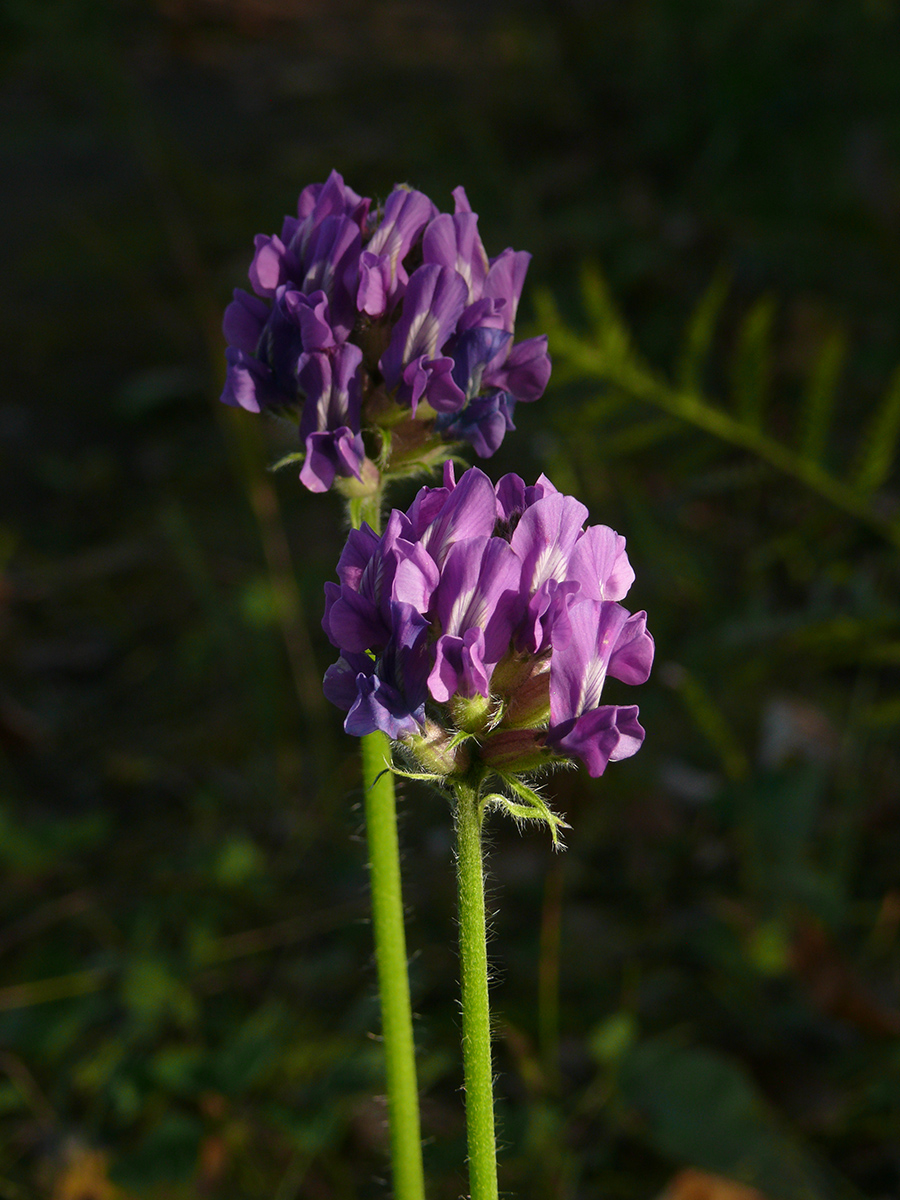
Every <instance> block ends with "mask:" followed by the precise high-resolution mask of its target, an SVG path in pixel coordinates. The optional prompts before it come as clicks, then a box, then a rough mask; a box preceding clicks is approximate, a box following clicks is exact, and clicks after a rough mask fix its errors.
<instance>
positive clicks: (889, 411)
mask: <svg viewBox="0 0 900 1200" xmlns="http://www.w3.org/2000/svg"><path fill="white" fill-rule="evenodd" d="M898 439H900V367H898V368H897V370H896V371H895V372H894V374H893V376H892V377H891V382H890V383H889V384H888V389H887V392H886V393H885V396H884V399H883V400H882V402H881V406H880V407H879V409H878V410H877V412H876V413H875V415H874V416H873V417H872V420H871V421H870V422H869V425H868V428H867V429H866V431H865V433H864V434H863V441H862V446H861V448H860V453H859V460H858V465H857V467H856V471H855V473H854V484H855V486H856V487H857V488H858V490H859V491H861V492H863V493H866V494H871V493H872V492H876V491H877V490H878V489H879V488H880V487H882V485H883V484H884V483H886V482H887V478H888V476H889V475H890V473H891V468H892V466H893V464H894V459H895V457H896V453H897V441H898Z"/></svg>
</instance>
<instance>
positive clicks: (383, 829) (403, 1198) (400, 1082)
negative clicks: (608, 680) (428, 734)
mask: <svg viewBox="0 0 900 1200" xmlns="http://www.w3.org/2000/svg"><path fill="white" fill-rule="evenodd" d="M361 742H362V762H363V783H364V786H365V792H366V802H365V807H366V834H367V837H368V843H369V864H370V875H371V887H372V926H373V930H374V934H375V958H376V961H377V964H378V990H379V993H380V997H381V1030H382V1036H383V1039H384V1061H385V1073H386V1076H387V1093H388V1117H389V1121H390V1129H391V1162H392V1165H393V1174H394V1196H395V1197H396V1200H422V1198H423V1197H424V1195H425V1182H424V1175H423V1170H422V1136H421V1133H420V1128H419V1092H418V1086H417V1084H416V1057H415V1045H414V1043H413V1028H412V1010H411V1008H410V1002H409V976H408V968H407V958H406V934H405V931H404V927H403V899H402V895H401V891H400V851H399V845H398V841H397V812H396V805H395V801H394V777H393V775H392V774H391V772H390V770H389V769H388V768H389V767H390V762H391V748H390V743H389V742H388V739H387V737H386V736H385V735H384V734H383V733H381V732H376V733H369V734H366V736H365V737H363V738H362V739H361Z"/></svg>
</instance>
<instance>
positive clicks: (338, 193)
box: [222, 171, 550, 493]
mask: <svg viewBox="0 0 900 1200" xmlns="http://www.w3.org/2000/svg"><path fill="white" fill-rule="evenodd" d="M453 196H454V201H455V212H454V213H453V214H452V215H451V214H449V213H439V212H438V210H437V208H436V207H435V206H434V204H433V203H432V202H431V200H429V199H428V197H427V196H425V195H423V194H422V193H421V192H417V191H414V190H412V189H410V188H407V187H402V186H398V187H396V188H395V189H394V191H392V192H391V194H390V195H389V196H388V198H387V200H386V201H385V204H384V207H383V209H381V210H378V211H374V212H373V211H372V205H371V201H369V200H367V199H365V198H363V197H360V196H358V195H357V194H356V193H355V192H353V191H351V190H350V188H348V187H347V186H346V185H345V184H344V181H343V180H342V179H341V177H340V175H338V174H337V172H334V171H333V172H332V173H331V175H330V176H329V178H328V180H327V181H326V182H325V183H324V184H314V185H312V186H310V187H307V188H305V189H304V191H303V192H302V193H301V194H300V199H299V201H298V204H297V216H296V217H286V218H285V220H284V224H283V226H282V230H281V235H280V236H277V235H272V236H266V235H263V234H260V235H259V236H257V238H256V241H255V246H256V251H255V254H254V257H253V261H252V263H251V264H250V270H249V276H250V282H251V284H252V287H253V293H255V294H251V293H249V292H244V291H240V290H238V291H235V293H234V300H233V301H232V303H231V304H230V305H229V306H228V308H227V309H226V311H225V319H224V323H223V328H224V332H225V337H226V340H227V342H228V349H227V351H226V360H227V364H228V372H227V377H226V382H225V388H224V391H223V392H222V400H223V401H224V402H225V403H226V404H232V405H238V406H240V407H242V408H245V409H247V410H248V411H250V412H262V411H269V412H274V413H277V414H282V415H289V416H293V417H295V418H296V419H298V420H299V424H300V437H301V440H302V442H303V452H302V456H303V457H304V465H303V470H302V472H301V480H302V482H303V483H304V484H305V485H306V486H307V487H308V488H309V489H310V490H311V491H326V490H327V489H328V488H329V487H331V486H332V484H333V482H334V481H335V479H347V480H355V481H357V482H356V484H355V485H354V486H355V487H356V488H357V491H358V492H361V493H365V492H368V491H371V490H374V489H375V488H377V486H378V481H379V470H378V469H380V471H383V472H384V471H386V472H391V471H396V472H402V471H403V470H404V469H405V468H406V469H408V468H410V467H411V466H415V465H421V464H422V463H434V462H440V461H443V460H444V459H445V458H446V457H447V456H448V455H449V453H450V452H451V449H450V444H451V443H453V442H460V441H468V442H470V443H471V444H472V445H473V446H474V448H475V451H476V453H477V454H479V455H481V456H482V457H487V456H489V455H491V454H493V453H494V451H495V450H496V449H497V447H498V446H499V445H500V443H501V442H502V440H503V437H504V435H505V434H506V431H507V430H509V429H512V428H514V426H513V412H514V410H515V406H516V404H517V402H519V401H524V402H529V401H532V400H536V399H538V398H539V397H540V396H541V395H542V394H543V391H544V388H545V387H546V385H547V380H548V379H549V375H550V359H549V357H548V355H547V339H546V338H545V337H539V338H530V339H528V340H526V341H523V342H519V343H517V344H516V343H514V333H515V318H516V311H517V308H518V304H519V298H520V296H521V292H522V285H523V282H524V278H525V273H526V271H527V269H528V263H529V260H530V255H528V254H526V253H524V252H523V251H514V250H504V251H503V253H502V254H500V255H499V256H498V257H497V258H494V259H489V258H488V256H487V254H486V252H485V249H484V246H483V245H482V243H481V239H480V237H479V236H478V217H477V216H476V214H475V213H473V212H472V210H471V208H470V206H469V202H468V200H467V198H466V194H465V192H464V191H463V189H462V188H457V189H456V190H455V191H454V193H453ZM376 463H377V467H378V469H376V465H375V464H376Z"/></svg>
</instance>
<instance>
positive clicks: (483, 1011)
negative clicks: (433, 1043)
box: [456, 784, 497, 1200]
mask: <svg viewBox="0 0 900 1200" xmlns="http://www.w3.org/2000/svg"><path fill="white" fill-rule="evenodd" d="M456 836H457V872H458V878H459V951H460V965H461V971H462V1024H463V1034H462V1048H463V1068H464V1072H465V1082H466V1127H467V1130H468V1142H469V1189H470V1195H471V1200H497V1145H496V1138H495V1135H494V1074H493V1067H492V1065H491V1015H490V1006H489V1002H488V964H487V925H486V921H485V908H484V865H483V862H482V847H481V813H480V811H479V804H478V792H477V790H476V789H475V788H471V787H468V786H466V785H462V784H460V785H457V788H456Z"/></svg>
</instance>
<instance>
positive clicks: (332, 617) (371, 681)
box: [323, 463, 653, 786]
mask: <svg viewBox="0 0 900 1200" xmlns="http://www.w3.org/2000/svg"><path fill="white" fill-rule="evenodd" d="M587 515H588V513H587V509H586V508H585V507H584V505H582V504H581V503H579V501H577V500H576V499H575V498H574V497H572V496H566V495H563V494H562V493H560V492H558V491H557V490H556V488H555V487H554V486H553V485H552V484H551V483H550V481H549V480H548V479H546V477H544V476H541V477H540V479H538V481H537V483H536V484H535V485H534V486H533V487H527V486H526V485H525V483H524V481H523V480H522V479H520V478H519V477H518V476H516V475H507V476H505V477H504V478H503V479H501V480H500V482H499V483H498V484H497V486H496V487H494V486H493V485H492V484H491V482H490V480H489V479H488V478H487V476H486V475H484V474H483V473H482V472H481V471H479V470H477V469H475V468H472V469H471V470H468V471H466V472H465V473H464V474H463V475H462V477H461V478H460V480H459V482H458V483H457V481H456V480H455V477H454V473H453V468H452V465H451V464H449V463H447V464H445V467H444V482H443V487H437V488H430V487H425V488H422V489H421V491H420V492H419V493H418V495H417V496H416V498H415V500H414V501H413V503H412V505H411V506H410V508H409V509H408V510H407V512H405V513H402V512H399V511H397V510H394V511H393V512H392V513H391V516H390V519H389V521H388V523H387V526H386V529H385V532H384V534H383V535H382V536H381V537H378V536H376V535H375V534H374V533H373V532H372V530H371V529H369V528H368V527H367V526H363V528H362V529H360V530H356V531H353V532H352V533H351V534H350V536H349V539H348V542H347V546H346V548H345V550H344V553H343V554H342V556H341V560H340V562H339V564H338V577H339V580H340V582H339V583H338V584H334V583H331V584H327V585H326V610H325V617H324V620H323V626H324V629H325V632H326V633H327V634H328V637H329V639H330V640H331V642H332V643H333V644H334V645H335V646H336V647H337V648H338V650H340V652H341V657H340V658H339V660H338V662H337V663H336V664H335V665H334V666H332V667H331V668H330V669H329V671H328V672H327V674H326V676H325V692H326V695H327V696H328V697H329V699H331V700H332V701H333V702H334V703H335V704H336V705H337V706H338V707H339V708H342V709H343V710H344V711H346V712H347V714H348V715H347V718H346V721H345V728H346V729H347V731H348V732H350V733H354V734H357V735H362V734H365V733H369V732H372V731H374V730H375V729H381V730H383V731H384V732H385V733H387V734H388V735H389V736H390V737H391V738H393V739H395V741H398V742H400V743H401V744H402V745H404V746H405V747H406V748H407V750H409V751H410V752H411V753H412V755H413V756H414V757H416V758H417V759H418V761H419V762H420V764H421V765H422V766H423V767H424V768H425V770H426V771H428V772H429V773H430V774H431V775H432V776H439V777H442V778H444V779H446V780H447V781H448V782H449V783H452V778H453V777H454V776H462V775H465V774H468V773H470V772H471V771H473V770H477V771H479V772H480V773H481V775H482V776H484V775H486V774H487V773H490V772H494V773H496V774H498V775H499V776H500V777H501V778H502V779H505V780H507V781H509V780H510V779H512V780H513V781H515V779H516V778H517V777H519V776H521V775H522V774H523V773H527V772H531V771H535V770H538V769H540V768H541V767H545V766H550V765H553V764H559V763H566V762H571V761H572V760H573V759H575V760H579V761H581V762H583V763H584V764H585V765H586V767H587V769H588V771H589V772H590V774H591V775H594V776H597V775H601V774H602V773H603V771H604V770H605V768H606V765H607V763H609V762H614V761H616V760H618V759H622V758H627V757H629V756H630V755H632V754H634V753H635V752H636V751H637V750H638V748H639V747H640V745H641V742H642V741H643V737H644V730H643V729H642V728H641V725H640V724H639V722H638V719H637V717H638V710H637V708H636V707H635V706H633V705H625V706H620V705H613V704H602V703H601V693H602V690H603V685H604V682H605V680H606V678H607V676H612V677H613V678H615V679H618V680H620V681H622V682H623V683H626V684H638V683H643V682H645V681H646V679H647V677H648V675H649V673H650V667H651V664H652V661H653V639H652V638H651V636H650V634H649V633H648V632H647V625H646V614H645V613H642V612H641V613H636V614H631V613H629V612H628V610H627V609H625V608H624V607H623V606H622V604H621V603H619V602H620V601H621V600H622V599H623V598H624V597H625V594H626V593H627V591H628V589H629V588H630V586H631V584H632V582H633V580H634V572H633V571H632V569H631V566H630V564H629V562H628V557H627V555H626V553H625V539H624V538H623V537H621V536H620V535H619V534H617V533H615V532H614V531H613V530H612V529H609V528H608V527H607V526H604V525H590V526H588V527H587V528H585V520H586V518H587ZM454 751H455V755H454ZM517 786H518V785H517Z"/></svg>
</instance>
